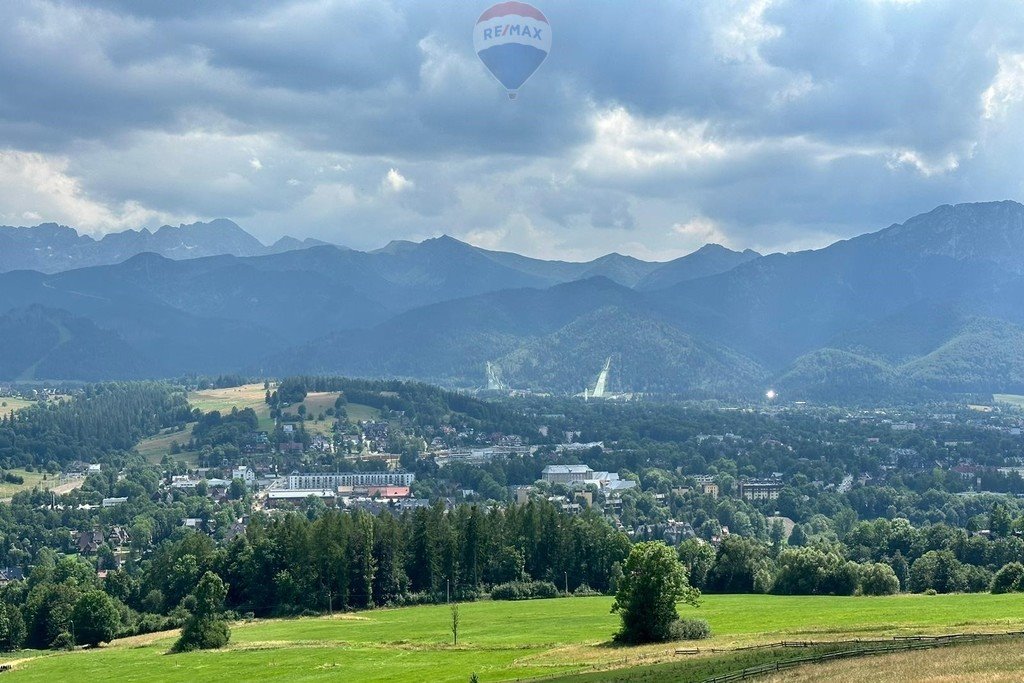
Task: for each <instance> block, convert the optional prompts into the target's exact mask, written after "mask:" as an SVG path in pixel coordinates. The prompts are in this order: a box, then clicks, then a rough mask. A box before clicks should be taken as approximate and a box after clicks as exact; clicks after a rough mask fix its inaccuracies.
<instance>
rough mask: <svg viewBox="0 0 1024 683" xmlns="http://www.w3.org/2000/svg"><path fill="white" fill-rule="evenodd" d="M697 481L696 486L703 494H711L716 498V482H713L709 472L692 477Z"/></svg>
mask: <svg viewBox="0 0 1024 683" xmlns="http://www.w3.org/2000/svg"><path fill="white" fill-rule="evenodd" d="M694 480H695V481H696V482H697V488H698V489H699V490H700V492H701V493H702V494H703V495H705V496H711V497H712V498H714V499H717V498H718V484H717V483H716V482H715V479H714V477H712V476H711V475H710V474H701V475H698V476H696V477H694Z"/></svg>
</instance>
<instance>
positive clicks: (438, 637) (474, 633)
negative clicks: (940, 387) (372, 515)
mask: <svg viewBox="0 0 1024 683" xmlns="http://www.w3.org/2000/svg"><path fill="white" fill-rule="evenodd" d="M610 607H611V599H610V598H607V597H594V598H562V599H556V600H535V601H526V602H491V601H483V602H478V603H466V604H463V605H462V606H461V625H460V629H459V644H458V645H457V646H455V645H452V636H451V630H450V620H451V613H450V611H449V609H448V607H446V606H444V605H436V606H435V605H432V606H421V607H407V608H398V609H382V610H373V611H367V612H358V613H354V614H344V615H335V616H334V617H319V618H300V619H273V620H266V621H255V622H251V623H237V624H235V625H233V627H232V637H231V643H230V645H229V646H228V647H227V648H225V649H224V650H220V651H211V652H199V653H189V654H181V655H168V654H166V652H167V650H168V648H169V647H170V645H171V643H172V642H173V641H174V634H169V633H163V634H152V635H148V636H139V637H136V638H128V639H125V640H121V641H118V642H116V643H113V644H111V645H107V646H104V647H102V648H99V649H94V650H77V651H74V652H68V653H50V652H46V653H41V652H25V653H19V654H16V655H14V656H12V657H11V658H10V659H12V660H13V661H14V664H15V666H14V670H13V671H11V672H9V673H4V674H3V676H4V678H5V679H8V678H9V679H11V680H24V681H35V680H38V681H54V680H62V679H64V678H70V677H74V678H76V679H78V680H98V679H102V678H104V677H109V676H111V675H112V674H113V672H116V678H117V680H119V681H209V680H217V679H230V680H256V679H259V680H290V681H320V680H349V681H391V682H395V683H397V682H400V681H416V682H417V683H421V682H423V681H462V682H465V681H468V680H469V677H470V676H471V675H472V674H473V673H476V674H477V675H478V677H479V680H480V681H508V680H517V679H519V680H530V679H535V678H556V679H558V678H561V677H566V680H608V679H611V678H616V677H617V676H618V675H619V674H628V676H629V678H628V680H688V679H690V678H691V677H698V678H699V677H701V676H703V675H704V673H705V672H707V671H718V670H719V669H720V668H721V667H726V668H728V667H730V666H732V665H733V664H736V665H737V668H741V667H742V666H745V665H747V664H746V662H747V661H749V659H750V658H749V657H747V656H746V655H743V654H742V653H712V654H700V655H677V654H675V649H676V648H677V647H692V646H693V645H694V644H693V643H670V644H662V645H649V646H643V647H617V646H613V645H611V643H610V637H611V635H612V633H613V632H614V631H615V629H616V627H617V623H618V621H617V619H618V617H617V616H616V615H614V614H612V613H611V612H610ZM680 611H681V613H682V614H683V616H700V617H702V618H705V619H707V620H708V622H710V624H711V627H712V629H713V631H714V636H713V637H712V639H711V640H707V641H701V642H700V643H699V645H700V647H701V648H707V647H715V648H734V647H737V646H740V645H747V644H754V643H764V642H773V641H778V640H784V639H785V640H810V639H814V640H835V639H844V638H853V637H887V636H892V635H910V634H926V633H930V634H936V633H951V632H966V631H1006V630H1017V629H1021V628H1024V596H1022V595H1012V594H1011V595H989V594H976V595H937V596H920V595H902V596H890V597H877V598H868V597H784V596H763V595H709V596H705V597H704V598H703V604H702V605H701V607H700V608H698V609H693V608H688V607H682V608H681V609H680ZM936 652H940V651H936ZM941 652H944V653H946V655H947V656H948V654H949V652H951V650H942V651H941ZM716 663H717V664H716ZM681 666H682V667H683V668H680V667H681ZM640 667H647V668H645V669H642V668H640ZM666 667H667V668H666ZM613 670H615V671H616V672H617V673H612V671H613ZM644 671H647V672H649V673H650V674H652V677H650V678H634V676H636V675H637V674H642V673H643V672H644ZM659 671H661V672H667V673H668V674H669V675H670V678H664V679H663V678H660V677H659V676H658V675H657V673H658V672H659ZM623 680H627V679H623Z"/></svg>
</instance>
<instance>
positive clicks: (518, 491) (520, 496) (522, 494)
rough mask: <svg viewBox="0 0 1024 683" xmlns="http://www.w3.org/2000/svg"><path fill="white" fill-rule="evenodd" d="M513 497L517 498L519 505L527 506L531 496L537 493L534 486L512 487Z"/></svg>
mask: <svg viewBox="0 0 1024 683" xmlns="http://www.w3.org/2000/svg"><path fill="white" fill-rule="evenodd" d="M509 489H510V490H511V491H512V495H513V496H515V498H516V504H517V505H526V504H527V503H529V502H530V495H531V494H532V493H533V492H534V491H536V489H535V488H534V487H532V486H510V487H509Z"/></svg>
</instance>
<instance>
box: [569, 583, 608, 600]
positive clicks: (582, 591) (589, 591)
mask: <svg viewBox="0 0 1024 683" xmlns="http://www.w3.org/2000/svg"><path fill="white" fill-rule="evenodd" d="M572 594H573V595H575V596H576V597H578V598H587V597H591V596H594V595H601V591H596V590H594V589H593V588H591V587H590V586H588V585H587V584H585V583H581V584H580V586H579V588H577V589H576V590H574V591H573V592H572Z"/></svg>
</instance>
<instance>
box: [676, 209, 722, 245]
mask: <svg viewBox="0 0 1024 683" xmlns="http://www.w3.org/2000/svg"><path fill="white" fill-rule="evenodd" d="M672 232H673V233H674V234H675V235H678V236H680V237H682V238H683V239H684V240H685V242H686V244H687V246H692V247H700V246H702V245H705V244H711V243H714V244H721V245H722V246H724V247H727V246H729V244H730V243H729V237H728V235H726V234H725V233H724V232H723V231H722V229H721V227H720V226H719V225H718V224H717V223H716V222H715V221H713V220H711V219H710V218H708V217H706V216H695V217H694V218H691V219H690V220H688V221H686V222H684V223H676V224H675V225H673V226H672Z"/></svg>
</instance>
